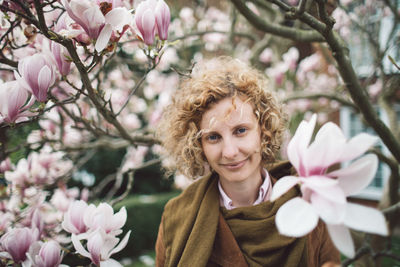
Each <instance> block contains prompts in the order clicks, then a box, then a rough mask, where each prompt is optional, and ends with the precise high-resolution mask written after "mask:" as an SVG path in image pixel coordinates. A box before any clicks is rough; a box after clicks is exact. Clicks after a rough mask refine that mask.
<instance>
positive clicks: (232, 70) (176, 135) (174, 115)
mask: <svg viewBox="0 0 400 267" xmlns="http://www.w3.org/2000/svg"><path fill="white" fill-rule="evenodd" d="M236 96H240V97H241V98H245V99H246V101H249V103H252V104H253V106H254V114H255V115H256V117H257V119H258V121H259V125H260V128H261V156H262V164H263V166H265V165H267V163H271V162H273V161H274V160H275V153H276V152H277V151H278V150H279V148H280V145H281V142H282V141H281V140H282V135H283V132H284V129H285V125H286V115H284V113H283V111H282V105H281V103H280V102H278V101H277V99H276V96H275V94H274V93H273V92H272V91H271V90H270V89H269V88H268V81H267V79H266V77H265V76H263V74H261V73H260V72H259V71H257V70H256V69H253V68H251V67H250V66H248V65H246V64H244V63H243V62H241V61H239V60H237V59H232V58H230V57H218V58H214V59H210V60H205V61H203V62H202V63H199V64H197V65H196V66H195V68H194V69H193V71H192V74H191V76H190V77H189V78H185V79H183V80H182V81H181V84H180V88H179V90H177V91H176V94H175V95H174V96H173V99H172V103H171V104H170V105H169V106H167V107H166V109H165V111H164V114H163V116H162V119H161V121H160V124H159V126H158V129H157V137H158V138H159V139H160V141H161V144H162V145H163V147H164V148H165V152H166V153H167V155H168V156H169V157H170V158H171V159H172V161H173V164H172V165H173V167H169V169H168V167H167V170H169V171H172V168H176V169H177V170H178V171H179V172H181V173H182V174H184V175H186V176H187V177H191V178H196V177H199V176H202V175H204V174H205V172H206V166H207V161H206V159H205V156H204V153H203V150H202V145H201V138H200V137H199V136H200V134H199V132H200V121H201V118H202V116H203V114H204V112H205V111H206V110H208V109H209V108H210V107H211V105H214V104H216V103H218V102H219V101H220V100H222V99H224V98H227V97H236Z"/></svg>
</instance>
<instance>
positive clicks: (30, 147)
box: [0, 0, 400, 266]
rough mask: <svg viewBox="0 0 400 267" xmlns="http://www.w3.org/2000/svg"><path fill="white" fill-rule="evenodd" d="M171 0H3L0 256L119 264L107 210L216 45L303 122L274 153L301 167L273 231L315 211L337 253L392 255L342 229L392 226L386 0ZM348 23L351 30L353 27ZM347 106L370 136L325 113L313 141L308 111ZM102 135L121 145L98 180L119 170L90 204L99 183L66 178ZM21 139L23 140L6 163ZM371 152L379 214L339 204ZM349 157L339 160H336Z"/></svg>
mask: <svg viewBox="0 0 400 267" xmlns="http://www.w3.org/2000/svg"><path fill="white" fill-rule="evenodd" d="M169 4H170V7H171V12H170V7H168V5H167V3H165V2H164V1H163V0H144V1H131V0H104V1H100V0H50V1H48V0H29V1H21V0H3V1H1V4H0V9H1V11H2V15H1V16H2V17H1V25H0V31H1V39H0V42H1V43H0V44H1V46H2V50H1V54H0V63H2V67H1V70H0V75H1V85H0V96H1V97H0V138H1V139H0V141H1V144H2V145H1V149H0V157H1V160H0V162H1V164H0V175H2V177H3V178H1V177H0V178H1V179H2V180H1V182H2V183H3V184H4V186H2V187H1V191H0V196H1V200H0V235H1V239H0V251H1V252H0V253H1V254H0V261H1V263H2V264H3V263H4V264H13V263H14V264H22V265H24V266H57V265H59V264H61V263H64V264H65V263H66V262H65V258H66V257H65V256H66V255H67V254H69V255H79V256H80V257H81V258H84V259H86V263H82V264H94V265H97V266H99V265H105V266H113V265H116V266H119V265H120V264H119V263H118V262H116V261H115V260H113V259H112V258H111V257H112V255H113V254H114V253H117V252H118V251H120V250H122V249H123V248H124V247H125V246H126V244H127V242H128V239H129V237H130V232H127V233H126V234H124V235H122V230H121V228H122V227H123V225H124V224H125V222H126V219H127V214H126V209H125V208H121V209H120V210H119V211H117V212H115V211H114V210H113V208H112V207H113V205H114V204H115V203H117V202H118V201H120V200H121V199H123V198H125V197H126V196H127V195H128V194H129V191H130V189H131V187H132V183H133V175H134V173H135V171H136V170H138V169H140V168H143V167H145V166H149V165H152V164H154V163H159V162H160V161H163V163H165V164H168V161H167V159H163V158H157V159H155V160H151V161H147V162H145V161H144V159H145V156H146V155H147V154H149V153H152V154H157V153H158V152H159V151H160V149H161V148H160V147H159V146H158V141H157V140H156V139H155V138H154V136H153V130H152V129H154V126H155V125H156V124H157V121H158V119H159V118H160V115H161V113H162V110H163V108H164V107H165V106H166V105H167V104H168V103H169V100H170V96H171V95H172V94H173V93H174V90H176V88H177V85H178V81H179V76H185V75H190V71H191V68H192V67H193V64H195V62H196V61H198V60H200V59H201V58H203V57H209V56H213V55H223V54H228V55H232V56H234V57H237V58H240V59H241V60H243V61H248V62H250V63H251V64H253V65H254V66H256V67H257V68H259V69H260V70H261V71H263V72H265V74H266V75H267V76H269V77H270V79H271V85H272V86H273V87H275V88H276V90H277V91H278V92H279V95H280V96H281V98H282V101H284V102H286V103H287V111H288V113H289V115H290V116H291V117H292V118H297V117H299V116H298V114H302V115H303V114H304V115H305V116H306V118H308V119H309V121H303V122H302V123H301V124H300V126H299V127H298V129H297V131H296V133H295V135H294V137H293V138H292V139H291V141H290V142H289V139H290V134H289V133H288V138H287V139H288V140H287V143H288V145H287V149H286V148H284V149H283V150H282V152H283V154H284V156H283V157H287V158H289V160H290V161H291V163H292V164H293V166H294V167H295V168H296V170H297V172H298V176H296V177H293V176H290V177H284V178H282V179H281V180H280V181H279V183H277V185H276V187H275V188H274V191H273V198H274V199H275V198H277V197H279V196H280V195H281V194H283V193H284V192H286V191H287V190H288V189H289V188H290V187H292V186H294V185H296V184H300V188H301V191H302V196H301V197H298V198H295V199H293V200H292V201H289V202H288V203H286V204H285V205H284V206H282V208H281V209H280V211H279V213H278V215H277V221H276V224H277V227H278V229H279V231H281V233H282V234H285V235H290V236H302V235H305V234H307V233H309V232H310V231H311V230H312V229H314V227H315V225H316V223H317V222H318V220H319V219H322V220H323V221H324V222H325V223H326V224H327V225H328V229H329V233H330V235H331V237H332V240H333V241H334V243H335V245H336V246H337V247H338V248H339V250H340V251H341V252H342V253H343V254H344V255H345V256H346V257H348V260H347V261H346V262H345V263H344V264H345V265H346V264H349V263H351V262H353V261H354V260H356V259H357V258H359V257H360V256H362V255H364V254H370V255H372V256H373V257H374V258H375V259H379V258H380V257H381V256H389V257H393V258H397V259H398V256H396V255H394V254H393V253H391V251H390V250H386V248H384V249H383V250H375V248H374V247H373V246H371V244H370V243H369V242H368V241H369V240H371V239H370V238H365V242H364V243H363V245H362V246H361V249H359V248H358V247H356V246H355V245H354V244H353V242H352V239H351V236H350V231H349V228H351V229H355V230H359V231H363V232H367V233H373V234H379V235H381V236H387V235H389V237H390V236H391V234H392V232H393V231H394V229H395V227H396V213H397V214H398V211H399V204H398V201H399V200H398V199H399V196H398V189H399V186H398V183H399V180H400V178H399V170H398V166H399V162H400V144H399V136H400V134H399V129H398V126H397V121H398V118H397V117H396V114H397V113H396V111H395V105H393V104H394V103H396V101H398V98H399V97H400V96H399V95H398V90H397V89H398V71H397V74H396V71H395V72H388V71H387V69H385V68H386V67H385V66H386V65H387V64H386V65H385V64H383V62H384V61H385V60H386V59H392V62H391V64H390V66H391V67H392V69H394V70H396V68H397V65H396V62H395V60H394V59H393V58H389V57H388V55H391V53H392V51H393V45H395V44H396V41H395V40H396V39H395V38H398V31H397V29H398V26H397V25H398V22H399V21H400V18H399V12H398V10H399V7H398V6H397V2H396V1H377V2H376V1H372V0H371V1H366V2H365V3H364V1H360V2H359V1H341V2H340V3H338V2H336V1H322V0H318V1H311V0H310V1H305V0H302V1H300V2H298V1H259V0H253V1H242V0H231V2H229V1H219V2H218V3H214V5H210V4H207V3H206V2H204V1H201V2H200V4H199V5H196V6H193V3H192V2H189V1H188V2H187V3H186V5H185V6H182V5H181V4H180V5H179V6H176V7H174V6H173V5H172V2H171V3H169ZM171 13H172V19H171ZM383 18H385V19H387V18H389V19H390V21H391V24H390V23H389V24H388V25H389V26H386V27H390V28H389V31H388V32H389V34H388V35H387V37H385V38H386V39H384V42H382V41H380V40H378V39H377V38H378V36H379V34H377V32H376V30H377V28H376V27H371V19H374V21H383ZM335 20H336V21H335ZM335 22H336V23H335ZM378 29H379V28H378ZM355 31H357V32H359V33H360V35H359V36H358V37H357V38H358V40H355V38H352V37H354V35H353V33H354V32H355ZM354 42H355V43H356V44H357V42H358V43H360V44H364V43H367V44H368V46H369V47H370V49H369V50H368V53H370V54H371V55H373V61H372V62H373V64H370V65H371V66H370V67H371V68H370V71H369V72H368V73H367V74H364V76H362V77H361V76H360V75H357V74H356V72H355V71H354V69H353V67H352V64H351V61H350V58H349V54H348V44H350V45H351V44H352V45H354ZM393 57H394V56H393ZM389 63H390V60H389ZM377 105H380V106H381V107H382V108H383V109H384V110H385V111H386V113H387V114H388V117H389V120H388V121H389V124H388V125H386V124H384V123H383V122H382V121H381V120H380V118H379V117H378V116H377V113H376V111H375V110H376V109H375V107H376V106H377ZM343 106H346V107H349V108H351V109H352V110H353V111H354V112H355V113H358V114H360V115H361V116H362V117H363V118H364V119H365V121H367V122H368V124H369V125H370V127H372V128H373V129H374V130H375V132H376V134H377V136H378V137H379V138H377V137H372V136H370V135H366V134H362V135H360V136H357V137H354V138H353V139H349V140H347V139H346V137H345V136H344V135H343V133H342V132H341V130H340V129H339V128H338V127H337V126H336V125H334V124H332V123H327V124H325V125H324V126H323V127H322V128H321V129H320V130H319V132H318V134H317V135H316V137H315V140H314V142H312V143H311V136H313V130H314V127H315V125H316V120H317V117H316V116H313V117H311V112H309V111H313V112H318V113H319V116H318V120H319V122H325V121H326V120H327V119H328V118H329V114H331V113H332V111H337V110H338V109H339V108H341V107H343ZM327 114H328V115H327ZM30 125H37V126H36V127H35V128H34V129H35V130H31V132H30V133H29V135H28V137H27V139H26V141H25V142H23V143H21V144H18V145H17V146H12V145H11V144H9V143H8V142H7V140H8V139H7V138H8V137H9V136H10V135H12V133H13V131H15V129H17V128H27V127H30ZM37 128H39V129H37ZM28 129H32V127H30V128H28ZM377 139H380V140H381V141H382V142H383V143H384V144H385V145H386V146H387V148H388V149H389V151H390V153H389V155H388V154H383V153H381V152H379V151H377V150H372V149H371V150H370V151H369V152H370V153H369V154H368V155H366V156H363V157H360V156H361V155H362V154H364V153H365V152H367V150H368V149H370V148H371V146H372V145H373V144H374V143H376V142H377ZM101 148H105V149H108V150H116V149H121V148H124V149H125V150H126V154H125V155H124V157H123V159H122V161H121V163H120V166H119V168H118V170H117V172H116V173H115V174H113V175H110V176H109V177H107V179H106V180H107V181H106V182H110V180H113V181H114V182H113V185H114V186H113V187H112V188H111V189H110V190H109V192H108V195H107V201H106V202H104V200H102V201H103V202H100V203H99V201H98V198H97V197H98V196H97V195H96V192H99V190H100V189H101V187H102V186H103V185H104V184H106V183H103V182H101V183H96V185H95V186H94V187H90V188H83V189H78V188H75V187H72V188H70V187H69V184H70V183H69V179H70V177H71V176H72V175H74V174H76V173H78V171H79V170H80V168H81V166H82V165H83V164H85V162H87V161H88V160H90V159H91V158H92V157H93V156H94V155H95V154H96V151H98V149H101ZM20 149H21V150H22V149H25V151H32V152H30V153H29V154H27V155H25V157H22V158H21V157H19V158H18V159H17V160H15V159H14V160H13V161H12V160H11V159H10V156H12V155H13V153H14V152H16V151H18V150H20ZM371 153H373V154H371ZM374 154H375V155H374ZM316 158H318V159H319V160H318V161H316V160H315V159H316ZM378 158H379V160H380V161H382V162H384V163H385V164H387V165H388V166H389V168H390V170H391V176H390V179H389V184H388V189H389V190H387V192H388V194H387V198H386V199H387V201H386V203H385V205H386V206H385V208H386V209H385V210H384V211H383V212H381V211H378V210H376V209H371V208H366V207H362V206H359V205H355V204H352V203H350V202H348V201H347V197H348V196H351V195H353V194H357V193H358V192H360V190H362V189H363V188H365V187H366V186H367V185H368V184H369V182H370V181H371V179H372V178H373V177H374V174H375V172H376V168H377V162H378ZM354 159H355V161H354V162H353V163H351V164H350V165H348V166H347V167H343V168H339V169H338V168H336V170H332V168H331V167H335V166H337V165H338V163H342V162H345V161H350V160H354ZM328 168H329V169H328ZM160 179H162V178H161V177H160ZM3 181H4V182H3ZM176 183H177V184H178V185H180V186H182V187H184V186H186V185H187V180H185V178H184V177H182V176H181V175H177V176H176ZM121 187H122V188H125V191H124V193H122V194H121V193H120V192H119V189H120V188H121ZM89 199H91V200H93V201H96V203H98V204H97V205H94V204H89V203H88V201H89ZM384 216H385V217H384ZM366 218H367V219H366ZM385 219H386V220H385ZM387 225H388V226H389V228H388V227H387ZM120 239H121V240H120ZM387 240H390V238H387ZM388 244H389V243H388ZM63 258H64V261H63Z"/></svg>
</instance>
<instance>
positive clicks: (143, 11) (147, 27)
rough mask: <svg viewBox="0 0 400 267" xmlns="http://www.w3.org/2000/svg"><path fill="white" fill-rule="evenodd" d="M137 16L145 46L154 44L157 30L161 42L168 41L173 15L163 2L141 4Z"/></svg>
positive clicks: (147, 1)
mask: <svg viewBox="0 0 400 267" xmlns="http://www.w3.org/2000/svg"><path fill="white" fill-rule="evenodd" d="M135 15H136V16H135V22H136V26H137V28H138V30H139V32H140V34H141V36H142V39H143V41H144V43H145V44H147V45H152V44H153V43H154V38H155V34H156V29H157V33H158V37H159V38H160V40H167V38H168V27H169V23H170V20H171V13H170V10H169V7H168V5H167V4H166V3H165V2H164V1H163V0H158V1H157V0H145V1H143V2H140V4H139V5H138V7H137V8H136V14H135Z"/></svg>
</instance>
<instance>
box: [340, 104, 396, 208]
mask: <svg viewBox="0 0 400 267" xmlns="http://www.w3.org/2000/svg"><path fill="white" fill-rule="evenodd" d="M377 112H378V115H379V117H380V118H381V119H382V121H383V122H385V123H386V122H387V118H386V115H385V113H384V112H383V111H382V110H381V109H380V108H378V110H377ZM397 112H398V114H399V117H400V106H398V107H397ZM399 117H398V118H399ZM340 127H341V128H342V130H343V132H344V134H345V136H346V137H347V138H351V137H353V136H355V135H357V134H359V133H361V132H366V133H369V134H373V135H375V132H374V130H373V129H371V128H370V127H368V126H367V125H366V124H364V123H363V122H362V120H361V119H360V116H359V115H357V114H354V112H353V110H352V109H350V108H346V107H344V108H342V109H341V110H340ZM376 148H378V149H379V150H381V151H382V152H383V153H384V154H386V155H389V154H390V153H389V151H388V149H387V148H386V146H385V145H384V144H383V143H382V142H381V141H379V142H378V143H377V144H376ZM389 175H390V170H389V168H388V167H387V166H386V164H385V163H381V162H379V165H378V170H377V172H376V175H375V178H374V179H373V180H372V182H371V184H370V185H368V187H367V188H365V189H364V190H363V192H361V193H360V194H359V195H357V196H356V197H359V198H364V199H371V200H379V199H381V198H382V196H383V187H384V186H385V183H386V181H387V179H388V178H389Z"/></svg>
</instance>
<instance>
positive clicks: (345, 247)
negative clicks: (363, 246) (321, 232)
mask: <svg viewBox="0 0 400 267" xmlns="http://www.w3.org/2000/svg"><path fill="white" fill-rule="evenodd" d="M327 228H328V232H329V235H330V237H331V240H332V242H333V244H334V245H335V246H336V248H337V249H338V250H339V251H340V252H341V253H342V254H343V255H345V256H346V257H348V258H353V257H354V256H355V249H354V243H353V239H352V238H351V234H350V231H349V229H348V228H347V227H346V226H344V225H340V224H339V225H333V224H327Z"/></svg>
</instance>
